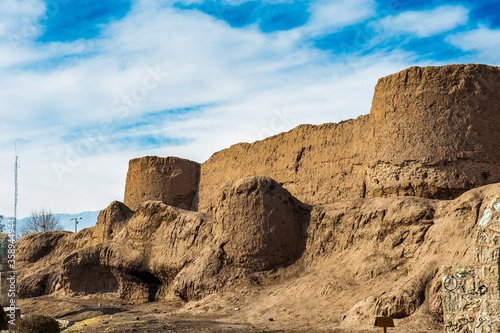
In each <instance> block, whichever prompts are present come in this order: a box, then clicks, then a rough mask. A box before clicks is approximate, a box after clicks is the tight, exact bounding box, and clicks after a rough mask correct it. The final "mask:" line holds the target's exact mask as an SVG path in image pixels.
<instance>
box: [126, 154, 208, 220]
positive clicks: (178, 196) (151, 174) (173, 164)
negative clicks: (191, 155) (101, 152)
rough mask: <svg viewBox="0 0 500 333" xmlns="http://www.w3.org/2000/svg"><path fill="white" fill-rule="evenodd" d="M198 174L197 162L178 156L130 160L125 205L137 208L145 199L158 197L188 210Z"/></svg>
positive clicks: (169, 203) (133, 208) (194, 191)
mask: <svg viewBox="0 0 500 333" xmlns="http://www.w3.org/2000/svg"><path fill="white" fill-rule="evenodd" d="M199 177H200V165H199V164H198V163H196V162H193V161H189V160H185V159H182V158H177V157H164V158H162V157H156V156H146V157H142V158H135V159H133V160H130V162H129V168H128V173H127V182H126V185H125V198H124V201H123V202H124V204H125V205H126V206H127V207H129V208H130V209H132V210H134V211H135V210H137V208H138V207H139V205H140V204H141V203H142V202H144V201H149V200H157V201H162V202H165V203H166V204H168V205H171V206H175V207H179V208H182V209H190V207H191V205H192V202H193V198H194V196H195V194H196V190H197V187H198V181H199Z"/></svg>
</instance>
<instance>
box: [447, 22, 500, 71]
mask: <svg viewBox="0 0 500 333" xmlns="http://www.w3.org/2000/svg"><path fill="white" fill-rule="evenodd" d="M446 41H447V42H448V43H450V44H452V45H454V46H456V47H458V48H460V49H461V50H463V51H475V52H477V53H479V54H480V56H481V58H483V59H485V60H488V61H490V62H495V63H497V64H498V63H499V62H500V54H499V52H498V50H499V49H500V30H495V29H489V28H487V27H485V26H480V27H479V28H477V29H475V30H469V31H465V32H461V33H458V34H455V35H451V36H448V37H447V39H446Z"/></svg>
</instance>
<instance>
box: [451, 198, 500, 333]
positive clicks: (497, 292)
mask: <svg viewBox="0 0 500 333" xmlns="http://www.w3.org/2000/svg"><path fill="white" fill-rule="evenodd" d="M499 268H500V197H499V196H497V197H495V198H494V199H493V201H492V203H491V204H490V205H489V207H488V208H486V209H485V211H484V213H483V217H482V218H481V221H480V222H479V228H478V232H477V237H476V242H475V250H474V265H472V266H445V267H443V291H444V300H443V308H444V322H445V332H446V333H452V332H453V333H455V332H456V333H458V332H471V333H483V332H484V333H486V332H488V333H489V332H500V274H499Z"/></svg>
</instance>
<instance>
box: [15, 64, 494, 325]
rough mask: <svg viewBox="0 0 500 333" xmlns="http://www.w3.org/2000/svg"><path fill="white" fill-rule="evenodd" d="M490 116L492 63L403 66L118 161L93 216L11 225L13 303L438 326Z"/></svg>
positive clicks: (169, 315)
mask: <svg viewBox="0 0 500 333" xmlns="http://www.w3.org/2000/svg"><path fill="white" fill-rule="evenodd" d="M499 128H500V69H499V68H497V67H491V66H486V65H450V66H444V67H425V68H419V67H412V68H409V69H407V70H404V71H402V72H399V73H396V74H393V75H390V76H388V77H385V78H382V79H380V80H379V82H378V84H377V86H376V88H375V95H374V98H373V104H372V109H371V112H370V114H369V115H365V116H361V117H359V118H357V119H355V120H348V121H346V122H342V123H339V124H324V125H319V126H313V125H301V126H299V127H297V128H295V129H293V130H291V131H290V132H287V133H282V134H279V135H277V136H274V137H271V138H268V139H265V140H263V141H259V142H255V143H252V144H248V143H241V144H237V145H235V146H232V147H230V148H228V149H226V150H223V151H221V152H218V153H215V154H214V155H213V156H212V157H211V158H210V159H209V160H208V161H206V162H205V163H203V164H201V165H200V164H197V163H196V162H192V161H187V160H183V159H179V158H173V157H167V158H160V157H145V158H140V159H134V160H132V161H131V162H130V165H129V174H128V176H127V185H126V191H125V200H124V203H121V202H118V201H115V202H113V203H111V204H110V205H109V206H108V207H107V208H106V209H104V210H103V211H101V213H100V214H99V218H98V221H97V224H96V226H94V227H92V228H87V229H84V230H81V231H79V232H78V233H72V232H46V233H35V234H30V235H28V236H26V237H24V238H22V239H21V240H19V241H18V243H17V247H16V251H17V266H18V267H17V268H18V296H19V297H20V298H21V299H20V300H19V304H20V306H21V308H22V311H23V313H42V314H47V315H51V316H54V317H56V318H58V319H61V320H66V321H70V322H71V324H73V323H75V324H74V325H72V326H70V327H69V328H67V330H66V331H67V332H106V331H113V332H136V331H137V332H194V331H213V332H379V331H381V329H380V328H374V327H373V324H374V321H375V317H376V316H391V317H393V318H395V326H396V327H395V328H392V329H389V331H392V332H442V331H445V326H446V325H447V323H446V320H445V319H444V311H443V305H444V302H447V300H446V299H445V297H444V296H443V295H445V293H444V290H443V286H442V284H443V282H442V281H443V277H442V267H443V266H445V265H451V266H457V265H458V266H464V265H471V264H473V258H474V243H475V240H476V235H477V232H478V226H479V221H480V220H481V217H482V216H483V213H484V212H485V210H486V211H488V210H487V207H488V205H490V203H491V202H492V199H493V198H494V197H495V196H496V195H498V194H500V149H499V147H498V145H499V143H500V130H499ZM488 209H491V208H488ZM492 251H494V250H492ZM492 253H493V252H492ZM495 253H496V252H495ZM491 258H493V259H495V258H496V259H495V260H497V262H496V264H498V263H499V261H498V260H499V259H498V256H497V257H494V256H492V257H491ZM496 272H498V270H497V271H496ZM498 280H499V281H500V278H499V279H498ZM492 297H494V295H493V296H492ZM498 304H500V302H499V303H498ZM499 313H500V310H499ZM448 326H449V325H448ZM453 329H456V330H453ZM446 332H459V328H458V327H448V328H447V329H446Z"/></svg>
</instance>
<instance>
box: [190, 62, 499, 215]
mask: <svg viewBox="0 0 500 333" xmlns="http://www.w3.org/2000/svg"><path fill="white" fill-rule="evenodd" d="M498 124H500V68H499V67H493V66H486V65H475V64H469V65H449V66H442V67H411V68H408V69H406V70H403V71H401V72H398V73H395V74H392V75H389V76H386V77H384V78H381V79H380V80H379V81H378V83H377V85H376V87H375V93H374V96H373V102H372V107H371V111H370V114H369V115H365V116H360V117H358V118H357V119H354V120H347V121H343V122H340V123H338V124H323V125H319V126H314V125H301V126H298V127H296V128H295V129H293V130H291V131H289V132H287V133H282V134H279V135H276V136H273V137H270V138H267V139H265V140H262V141H257V142H255V143H251V144H248V143H240V144H237V145H234V146H232V147H230V148H228V149H224V150H222V151H220V152H217V153H215V154H214V155H213V156H212V157H210V159H209V160H208V161H206V162H205V163H203V165H202V166H201V178H200V186H199V205H198V209H199V211H201V212H207V211H210V210H211V209H212V208H213V207H214V206H215V205H216V202H217V195H216V194H217V193H218V190H219V188H220V187H221V186H222V185H224V184H225V183H226V182H228V181H231V180H233V179H241V178H245V177H250V176H266V177H269V178H272V179H274V180H276V181H277V182H278V183H279V184H281V185H282V186H283V187H284V188H285V189H286V190H288V191H289V192H290V193H291V194H292V195H293V196H295V197H296V198H297V199H298V200H300V201H301V202H304V203H306V204H309V205H324V204H330V203H333V202H338V201H341V200H344V199H348V198H374V197H393V196H418V197H424V198H432V199H453V198H456V197H458V196H459V195H461V194H462V193H465V192H466V191H468V190H470V189H472V188H476V187H479V186H483V185H487V184H493V183H498V182H500V149H498V142H500V131H499V130H498Z"/></svg>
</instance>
